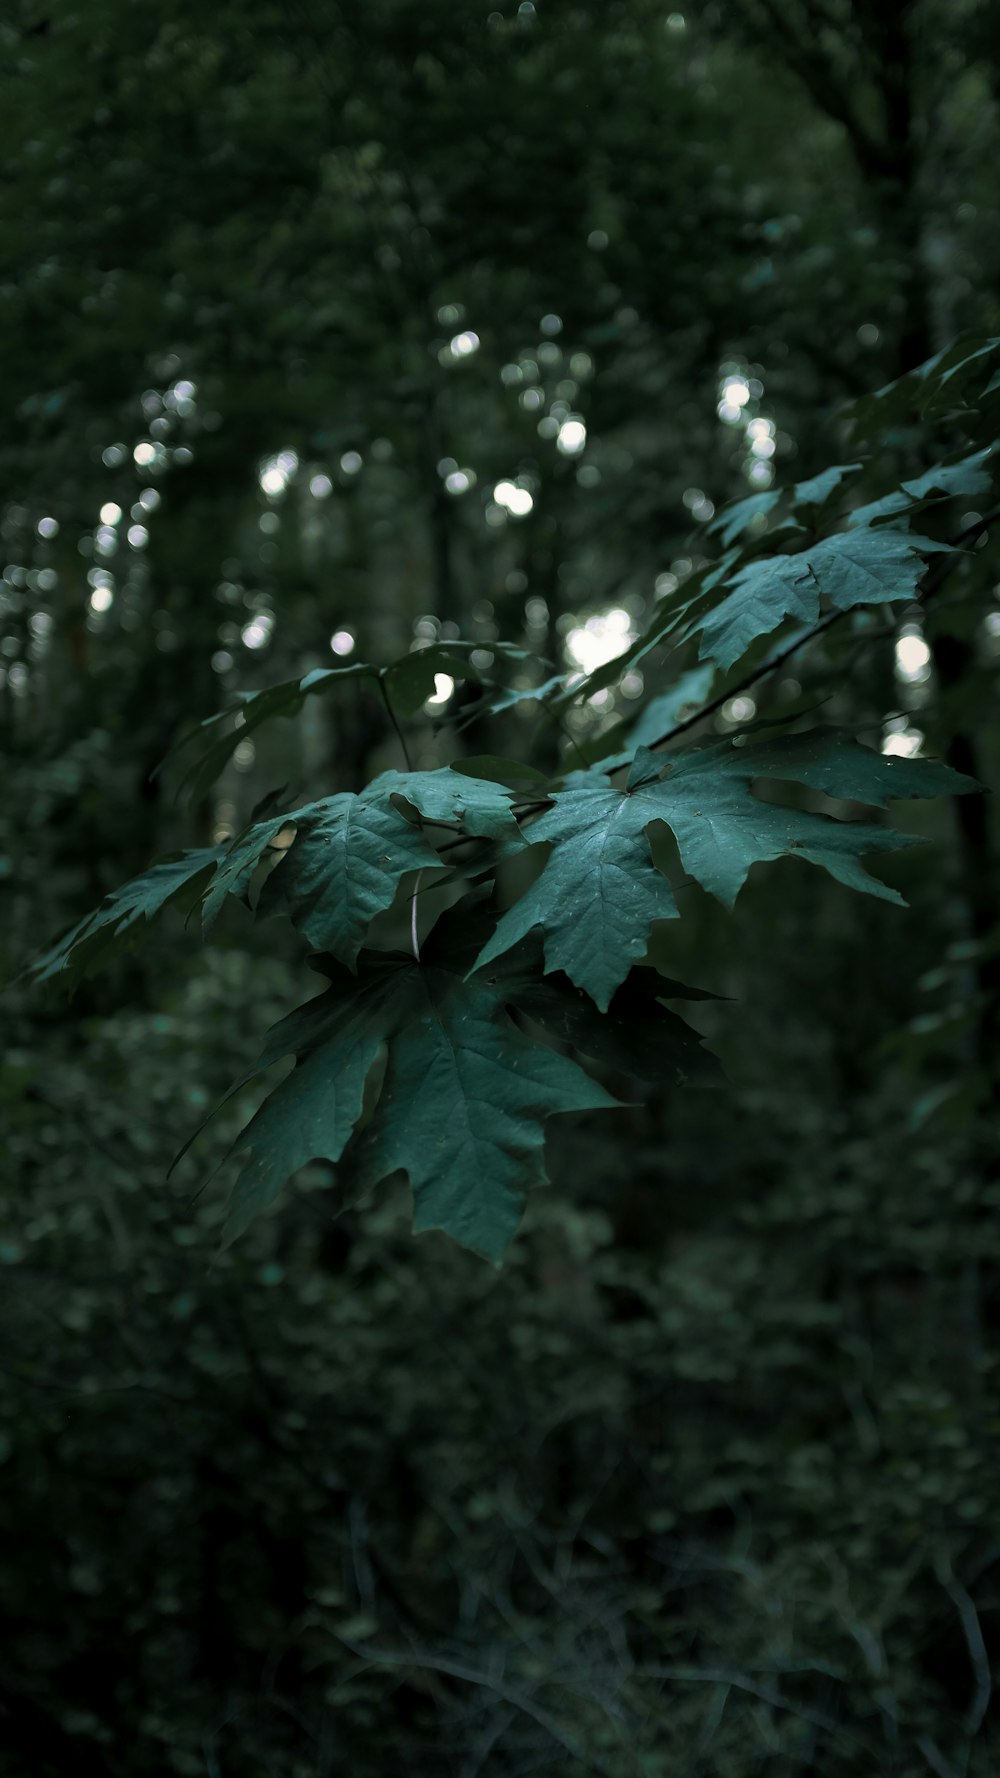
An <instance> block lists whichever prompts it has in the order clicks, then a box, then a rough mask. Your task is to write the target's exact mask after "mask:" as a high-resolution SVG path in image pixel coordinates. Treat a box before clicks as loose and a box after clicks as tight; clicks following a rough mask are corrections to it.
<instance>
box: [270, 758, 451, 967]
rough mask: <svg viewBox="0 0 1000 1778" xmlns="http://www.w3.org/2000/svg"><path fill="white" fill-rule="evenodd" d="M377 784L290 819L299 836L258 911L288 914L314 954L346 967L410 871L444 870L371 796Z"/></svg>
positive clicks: (384, 800)
mask: <svg viewBox="0 0 1000 1778" xmlns="http://www.w3.org/2000/svg"><path fill="white" fill-rule="evenodd" d="M377 784H378V780H376V785H377ZM376 785H371V786H369V789H368V790H367V791H365V792H363V794H362V795H360V796H352V795H350V794H348V793H346V792H345V793H343V794H341V795H339V796H330V797H325V798H324V799H323V800H322V801H321V802H316V803H311V804H309V805H308V806H307V807H306V808H304V809H300V810H297V811H295V812H294V813H293V814H292V815H289V816H287V817H286V820H287V821H289V822H294V823H295V826H296V829H297V831H296V836H295V839H294V841H293V843H292V845H291V846H289V848H288V850H287V851H286V852H285V854H284V856H283V857H282V858H281V859H280V860H279V862H278V863H277V865H276V866H275V868H274V870H273V871H272V872H271V875H270V876H269V877H268V879H267V881H266V883H265V884H264V887H263V889H262V891H261V896H260V901H259V903H258V908H259V911H260V913H261V914H264V915H267V914H272V913H277V912H279V911H280V912H284V913H287V914H288V915H289V917H290V919H291V920H292V923H293V925H295V926H296V927H297V928H298V929H299V931H301V932H303V933H304V934H305V936H306V938H307V939H308V940H309V942H310V944H312V945H314V946H315V947H316V949H317V950H318V951H328V952H329V953H330V954H331V956H333V957H336V958H338V959H339V961H340V962H341V963H346V964H347V965H348V966H349V967H353V965H354V961H355V958H356V957H357V954H358V952H359V950H360V949H361V946H362V944H363V943H364V940H365V935H366V934H367V931H368V927H369V926H370V924H371V922H372V920H373V919H374V918H375V915H376V914H380V913H383V912H384V911H385V909H386V908H388V907H391V905H392V903H393V901H394V899H395V895H396V890H397V889H398V887H399V884H400V883H401V881H402V879H403V878H404V877H405V876H406V875H407V874H408V873H409V872H410V871H418V870H419V871H443V870H445V869H446V868H447V867H446V865H445V863H444V860H443V859H441V858H439V857H438V854H437V853H436V852H435V851H434V848H433V847H432V846H431V845H430V844H429V843H428V841H427V840H426V839H425V837H424V834H423V833H422V831H421V829H420V828H419V827H417V826H415V825H414V823H413V822H412V821H407V819H406V817H405V815H402V814H400V812H399V810H398V809H396V808H394V807H393V804H392V802H391V801H390V800H389V798H388V796H385V795H384V793H379V794H377V795H373V794H372V793H373V791H375V789H376ZM272 825H273V824H272V823H268V824H267V826H268V827H271V826H272Z"/></svg>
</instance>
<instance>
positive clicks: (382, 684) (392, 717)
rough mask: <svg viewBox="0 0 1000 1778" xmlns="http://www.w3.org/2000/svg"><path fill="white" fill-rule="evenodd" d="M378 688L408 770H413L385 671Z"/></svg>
mask: <svg viewBox="0 0 1000 1778" xmlns="http://www.w3.org/2000/svg"><path fill="white" fill-rule="evenodd" d="M378 688H379V691H380V692H381V694H382V702H383V704H384V705H385V708H386V712H387V714H388V717H389V721H390V722H391V723H392V726H393V728H394V729H395V731H396V739H397V740H398V742H399V745H400V746H401V748H402V749H403V758H404V760H405V761H406V769H407V771H408V772H412V770H413V761H412V759H411V758H410V749H409V748H408V746H407V745H406V736H405V735H404V733H403V731H402V729H401V728H400V726H399V718H398V717H397V715H396V712H395V710H394V709H393V707H392V700H391V699H390V697H389V693H388V691H387V690H386V684H385V675H384V674H383V673H380V674H379V676H378Z"/></svg>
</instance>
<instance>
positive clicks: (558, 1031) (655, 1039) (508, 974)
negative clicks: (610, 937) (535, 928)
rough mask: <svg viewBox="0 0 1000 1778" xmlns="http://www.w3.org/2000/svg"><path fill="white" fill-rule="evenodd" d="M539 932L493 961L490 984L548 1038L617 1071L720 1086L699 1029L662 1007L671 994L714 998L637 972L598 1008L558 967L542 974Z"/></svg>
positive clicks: (716, 1068)
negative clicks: (603, 1010)
mask: <svg viewBox="0 0 1000 1778" xmlns="http://www.w3.org/2000/svg"><path fill="white" fill-rule="evenodd" d="M539 949H540V947H539V945H538V943H537V938H536V937H535V935H532V936H531V937H529V938H527V939H525V940H524V941H523V942H522V943H521V944H519V945H518V946H517V947H516V948H515V949H514V950H513V951H511V952H509V953H508V954H507V955H506V956H504V957H503V958H501V959H500V960H498V961H497V962H495V963H494V964H493V965H492V968H491V972H490V975H489V977H488V981H489V984H490V986H494V985H495V986H496V987H497V988H498V990H499V991H500V992H501V993H502V994H503V996H504V999H505V1001H506V1003H507V1004H508V1005H512V1006H515V1007H516V1008H517V1010H518V1011H519V1012H522V1013H526V1014H527V1015H528V1017H529V1018H531V1019H534V1021H535V1023H536V1024H538V1025H540V1026H541V1027H542V1029H543V1030H544V1031H547V1032H548V1033H549V1035H550V1036H551V1037H554V1038H556V1039H558V1041H559V1042H560V1043H567V1044H570V1045H571V1046H572V1047H573V1049H575V1050H579V1051H580V1053H581V1054H582V1055H585V1056H589V1057H590V1059H591V1060H592V1061H594V1062H599V1063H600V1064H601V1065H602V1066H603V1067H605V1068H610V1069H613V1070H615V1072H616V1073H621V1074H631V1075H635V1076H636V1078H637V1079H639V1080H646V1081H652V1080H664V1081H667V1082H669V1084H671V1085H672V1086H717V1085H718V1084H719V1082H720V1081H721V1079H722V1069H721V1066H720V1064H719V1060H718V1057H717V1056H714V1055H713V1054H712V1052H711V1050H707V1049H705V1048H704V1045H703V1043H702V1039H701V1037H700V1035H699V1033H698V1032H697V1031H693V1030H692V1029H691V1026H690V1025H688V1024H686V1023H685V1021H684V1020H683V1019H682V1018H680V1017H678V1015H677V1014H676V1013H672V1012H670V1011H669V1010H668V1008H667V1007H666V1006H665V1005H664V1001H665V1000H666V999H668V998H674V999H683V998H686V997H688V996H689V995H690V996H693V997H694V998H696V999H700V998H706V999H712V998H713V996H711V995H704V994H703V993H702V992H701V991H700V990H697V989H695V990H692V989H688V988H686V987H685V986H684V985H683V983H681V982H669V981H666V980H665V979H664V978H663V977H662V976H660V975H659V974H658V973H657V971H656V970H654V969H643V968H637V969H633V970H632V971H631V973H630V974H629V976H628V978H627V980H626V981H625V982H623V983H622V986H621V987H620V988H619V989H618V990H617V992H616V993H615V994H614V995H613V997H612V999H611V1003H610V1005H609V1007H608V1010H607V1012H606V1013H600V1012H598V1010H597V1008H596V1007H595V1005H594V1002H593V1000H592V999H591V998H590V996H589V994H585V993H584V992H583V991H582V990H581V989H580V988H577V987H575V986H574V985H573V983H572V982H571V981H570V980H569V979H568V977H567V976H565V975H563V974H562V973H561V972H558V971H557V972H555V973H553V974H550V975H544V976H543V974H542V959H541V956H540V955H539Z"/></svg>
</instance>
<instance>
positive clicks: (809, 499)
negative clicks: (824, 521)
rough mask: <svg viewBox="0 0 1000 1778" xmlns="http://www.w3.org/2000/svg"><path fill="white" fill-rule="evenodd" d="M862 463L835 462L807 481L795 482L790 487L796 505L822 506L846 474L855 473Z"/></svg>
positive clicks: (844, 479)
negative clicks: (792, 486) (791, 487)
mask: <svg viewBox="0 0 1000 1778" xmlns="http://www.w3.org/2000/svg"><path fill="white" fill-rule="evenodd" d="M863 468H864V465H863V464H862V463H835V464H834V465H833V466H832V468H830V469H824V470H822V471H821V472H820V474H819V475H813V476H810V477H809V480H808V481H804V482H796V484H795V486H794V488H793V489H792V497H793V499H794V501H795V503H796V505H798V506H824V505H825V504H826V502H827V501H828V500H829V498H830V495H831V494H834V493H836V491H837V489H838V488H839V487H840V484H841V482H843V481H846V480H847V478H848V476H852V475H857V473H858V471H859V470H860V469H863Z"/></svg>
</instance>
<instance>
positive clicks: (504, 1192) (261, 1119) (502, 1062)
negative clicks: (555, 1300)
mask: <svg viewBox="0 0 1000 1778" xmlns="http://www.w3.org/2000/svg"><path fill="white" fill-rule="evenodd" d="M319 963H320V967H322V969H323V970H324V973H326V974H328V975H329V977H330V987H329V988H328V989H327V991H326V993H324V994H322V995H319V996H317V997H316V999H314V1000H311V1001H309V1002H307V1003H306V1005H305V1006H303V1007H300V1008H298V1010H297V1011H296V1012H294V1013H292V1014H290V1015H289V1017H288V1018H286V1019H283V1020H282V1021H281V1023H280V1024H279V1025H277V1026H275V1028H274V1030H273V1031H272V1032H271V1033H270V1035H269V1037H268V1040H267V1044H266V1046H265V1049H264V1052H263V1055H262V1056H261V1059H260V1062H259V1064H258V1068H259V1069H263V1068H266V1067H269V1066H270V1065H271V1064H272V1063H274V1062H276V1061H278V1060H280V1059H281V1058H282V1057H283V1056H286V1055H289V1054H294V1055H295V1056H296V1058H297V1062H296V1066H295V1068H294V1069H293V1071H292V1073H291V1074H290V1075H288V1076H287V1078H286V1079H285V1080H283V1081H281V1082H280V1083H279V1085H278V1086H277V1087H276V1088H275V1089H274V1091H273V1092H272V1093H271V1095H270V1097H269V1098H268V1099H267V1100H266V1101H265V1103H264V1104H263V1105H262V1106H261V1108H260V1110H259V1111H258V1112H257V1113H256V1115H255V1116H254V1117H253V1118H252V1119H251V1121H250V1123H249V1124H248V1126H247V1128H246V1129H245V1130H244V1132H243V1133H242V1135H241V1136H240V1137H238V1138H237V1141H236V1143H235V1144H234V1147H233V1151H232V1152H242V1151H244V1150H248V1151H249V1154H250V1160H249V1162H248V1163H247V1165H246V1167H245V1168H244V1170H243V1172H242V1174H241V1175H240V1177H239V1179H238V1180H237V1182H236V1185H235V1187H234V1190H233V1194H232V1199H231V1203H230V1210H229V1216H228V1220H227V1224H226V1239H229V1240H232V1239H235V1237H236V1236H237V1235H238V1234H239V1233H240V1232H241V1231H242V1230H243V1229H244V1228H245V1227H246V1226H247V1224H248V1223H249V1222H250V1221H251V1220H252V1218H253V1217H254V1216H256V1215H257V1214H258V1213H259V1212H260V1211H261V1210H263V1209H265V1208H266V1207H267V1206H268V1205H269V1204H271V1203H272V1202H273V1201H274V1199H275V1198H276V1197H277V1195H278V1193H279V1191H280V1190H281V1187H282V1186H283V1185H284V1183H285V1181H286V1180H287V1179H288V1178H289V1177H290V1175H291V1174H292V1173H294V1172H295V1171H296V1170H297V1169H298V1168H299V1167H301V1166H303V1165H304V1164H305V1162H307V1161H309V1160H315V1159H326V1160H328V1161H331V1162H334V1163H335V1162H337V1161H339V1160H340V1158H341V1156H342V1155H343V1153H344V1149H345V1148H346V1146H347V1143H348V1140H349V1139H350V1137H351V1134H352V1131H353V1130H354V1128H355V1126H356V1125H357V1122H358V1120H359V1118H360V1116H361V1112H362V1107H363V1103H364V1092H365V1084H366V1081H367V1079H368V1076H369V1074H370V1072H371V1069H372V1067H373V1066H374V1063H375V1061H376V1059H377V1057H378V1056H379V1054H380V1052H381V1051H382V1049H383V1046H384V1048H385V1053H386V1067H385V1075H384V1079H383V1082H382V1086H381V1091H380V1094H379V1097H378V1100H377V1102H376V1105H375V1108H374V1111H373V1113H372V1116H371V1120H370V1122H369V1123H368V1124H367V1126H366V1128H365V1131H364V1134H363V1137H362V1139H361V1145H360V1149H359V1155H358V1164H359V1168H360V1171H361V1173H362V1176H364V1177H365V1178H367V1179H370V1180H373V1181H374V1180H378V1179H381V1178H385V1177H386V1176H388V1175H389V1174H391V1173H395V1172H397V1171H399V1170H402V1171H403V1172H405V1173H406V1175H407V1177H408V1179H409V1183H410V1187H411V1190H412V1192H413V1200H414V1217H413V1226H414V1229H415V1230H417V1231H421V1230H425V1229H443V1230H444V1231H445V1232H446V1233H447V1234H449V1235H451V1236H452V1237H453V1238H454V1239H455V1240H456V1241H459V1242H461V1244H462V1245H463V1246H466V1247H470V1248H472V1249H473V1250H474V1251H475V1252H477V1253H481V1254H483V1255H485V1257H486V1258H488V1259H491V1260H493V1261H494V1262H499V1260H500V1259H501V1258H502V1255H503V1252H504V1249H505V1248H506V1246H507V1244H508V1242H509V1241H510V1239H511V1236H512V1235H513V1233H514V1231H515V1229H516V1227H517V1224H518V1222H519V1220H520V1217H521V1212H522V1208H523V1204H524V1197H525V1193H526V1192H527V1191H528V1190H529V1189H530V1187H531V1186H533V1185H535V1184H539V1183H541V1182H542V1181H544V1179H545V1167H544V1154H543V1149H544V1129H543V1125H544V1120H545V1119H546V1118H547V1117H548V1116H549V1115H550V1114H552V1113H554V1112H561V1111H585V1110H589V1109H597V1108H601V1107H610V1106H613V1105H614V1104H615V1103H616V1101H615V1100H614V1099H613V1098H612V1097H611V1095H610V1094H609V1093H607V1092H606V1091H605V1089H604V1088H603V1087H601V1086H599V1085H598V1083H597V1082H596V1081H593V1080H591V1079H590V1077H589V1076H588V1075H587V1074H585V1073H584V1072H583V1070H582V1069H581V1068H580V1067H579V1066H578V1065H577V1064H576V1063H575V1062H572V1061H570V1060H569V1059H568V1058H567V1057H565V1056H561V1055H557V1054H556V1053H555V1051H553V1050H550V1049H548V1048H546V1047H544V1046H543V1045H541V1044H538V1043H533V1042H532V1041H531V1040H530V1039H529V1038H527V1037H525V1036H524V1035H523V1034H522V1033H521V1032H520V1031H518V1030H517V1028H516V1027H515V1026H514V1025H513V1024H512V1022H511V1020H510V1018H509V1017H508V1015H507V1013H506V1012H505V1010H504V1004H503V995H502V994H501V993H500V992H499V991H498V990H497V989H496V988H491V987H489V986H487V985H486V984H484V983H482V982H466V981H463V980H462V978H461V977H460V976H458V975H455V974H453V973H450V972H449V971H447V970H444V969H442V968H440V967H437V966H435V965H433V964H431V965H428V964H426V963H417V962H415V961H414V960H412V959H409V958H397V957H388V956H386V955H384V954H383V955H377V954H374V953H366V954H365V956H364V957H363V958H362V959H361V961H360V964H359V970H358V974H357V976H356V977H355V976H353V975H351V974H349V973H348V972H347V971H346V970H345V969H344V968H342V966H340V965H339V964H338V963H336V962H335V961H334V960H332V959H329V960H327V959H321V960H319ZM255 1072H256V1070H255Z"/></svg>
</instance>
